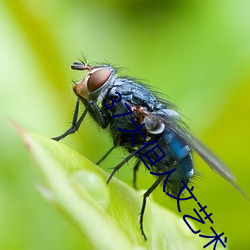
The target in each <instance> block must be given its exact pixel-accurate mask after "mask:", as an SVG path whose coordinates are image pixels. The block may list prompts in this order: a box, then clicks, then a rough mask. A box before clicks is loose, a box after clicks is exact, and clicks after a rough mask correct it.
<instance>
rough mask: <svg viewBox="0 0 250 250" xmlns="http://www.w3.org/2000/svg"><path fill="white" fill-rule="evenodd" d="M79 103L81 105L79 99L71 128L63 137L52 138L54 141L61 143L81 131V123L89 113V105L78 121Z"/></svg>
mask: <svg viewBox="0 0 250 250" xmlns="http://www.w3.org/2000/svg"><path fill="white" fill-rule="evenodd" d="M79 103H80V101H79V99H78V100H77V102H76V106H75V110H74V116H73V120H72V124H71V127H70V128H69V129H68V130H67V131H66V132H65V133H63V134H62V135H59V136H57V137H54V138H51V139H53V140H55V141H60V140H61V139H63V138H64V137H66V136H68V135H69V134H73V133H75V132H76V131H77V130H78V129H79V127H80V125H81V123H82V121H83V119H84V117H85V116H86V114H87V112H88V109H89V105H87V107H86V109H85V110H84V112H83V113H82V115H81V117H80V118H79V120H78V121H77V118H78V112H79Z"/></svg>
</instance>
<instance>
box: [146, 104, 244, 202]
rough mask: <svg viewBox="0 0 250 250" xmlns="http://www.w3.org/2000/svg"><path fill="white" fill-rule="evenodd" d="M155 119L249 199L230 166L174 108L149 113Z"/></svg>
mask: <svg viewBox="0 0 250 250" xmlns="http://www.w3.org/2000/svg"><path fill="white" fill-rule="evenodd" d="M148 115H149V116H150V117H152V119H154V120H155V121H157V122H159V123H162V124H164V125H165V126H166V127H168V128H170V129H171V130H172V131H174V132H175V133H176V134H177V135H178V136H179V137H180V138H181V139H182V140H184V141H185V142H186V143H187V144H188V145H189V146H190V148H192V149H193V150H194V151H195V152H196V153H197V154H198V155H199V156H200V157H201V158H202V159H203V160H204V161H205V162H206V163H207V164H208V165H209V166H210V167H211V168H212V169H213V170H214V171H215V172H216V173H218V174H219V175H221V176H222V177H223V178H225V179H226V180H227V181H228V182H230V183H231V184H232V185H233V186H234V187H235V188H236V189H237V190H238V191H239V192H240V193H241V194H243V195H244V196H245V197H246V198H247V199H248V197H247V195H246V194H245V193H244V192H243V191H242V189H241V188H240V187H239V186H238V185H237V184H236V178H235V176H234V175H233V173H232V172H231V171H230V170H229V169H228V167H227V166H226V165H225V164H224V163H223V162H222V161H221V160H220V159H219V158H218V157H217V156H216V155H215V154H214V153H213V152H212V151H211V150H210V149H208V148H207V147H206V146H205V145H204V144H203V143H202V142H200V141H199V140H198V139H196V138H195V137H194V136H193V135H192V134H191V133H190V132H189V131H188V129H187V128H186V127H185V125H184V124H183V122H182V121H181V120H180V117H179V116H178V113H177V112H176V111H173V110H168V109H166V110H165V109H164V110H161V111H156V112H153V113H151V114H148Z"/></svg>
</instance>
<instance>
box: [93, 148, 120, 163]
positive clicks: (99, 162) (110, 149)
mask: <svg viewBox="0 0 250 250" xmlns="http://www.w3.org/2000/svg"><path fill="white" fill-rule="evenodd" d="M114 148H115V146H113V147H112V148H111V149H110V150H109V151H108V152H107V153H106V154H105V155H104V156H103V157H102V158H101V159H100V160H99V161H98V162H97V163H96V165H99V164H100V163H101V162H102V161H103V160H104V159H105V158H106V157H107V156H108V155H109V154H110V153H111V152H112V151H113V149H114Z"/></svg>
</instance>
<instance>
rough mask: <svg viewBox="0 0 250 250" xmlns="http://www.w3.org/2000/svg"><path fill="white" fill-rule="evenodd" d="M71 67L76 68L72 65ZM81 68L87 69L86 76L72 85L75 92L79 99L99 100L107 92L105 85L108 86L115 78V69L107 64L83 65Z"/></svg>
mask: <svg viewBox="0 0 250 250" xmlns="http://www.w3.org/2000/svg"><path fill="white" fill-rule="evenodd" d="M72 68H73V69H78V70H79V66H78V64H77V68H76V67H74V64H73V66H72ZM81 70H88V72H87V74H86V76H85V77H84V78H83V79H82V80H80V81H79V82H77V83H76V84H75V86H74V87H73V90H74V92H75V94H76V95H77V96H78V97H80V99H85V100H100V99H103V96H105V94H106V92H107V87H108V86H110V85H111V84H112V83H113V82H114V81H115V79H116V77H117V75H116V72H115V69H114V68H113V67H111V66H109V65H103V66H93V67H89V66H87V65H83V66H82V68H81Z"/></svg>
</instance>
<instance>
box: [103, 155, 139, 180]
mask: <svg viewBox="0 0 250 250" xmlns="http://www.w3.org/2000/svg"><path fill="white" fill-rule="evenodd" d="M135 154H136V151H134V152H132V153H130V154H129V155H128V156H127V157H126V158H125V159H124V160H123V161H122V162H120V163H119V164H118V165H117V166H115V167H114V169H113V171H112V173H111V174H110V176H109V178H108V180H107V184H109V182H110V181H111V179H112V177H113V176H114V174H115V173H116V172H117V171H118V170H119V169H120V168H121V167H122V166H123V165H124V164H125V163H126V162H128V161H129V160H130V159H131V158H132V157H134V156H135Z"/></svg>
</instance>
